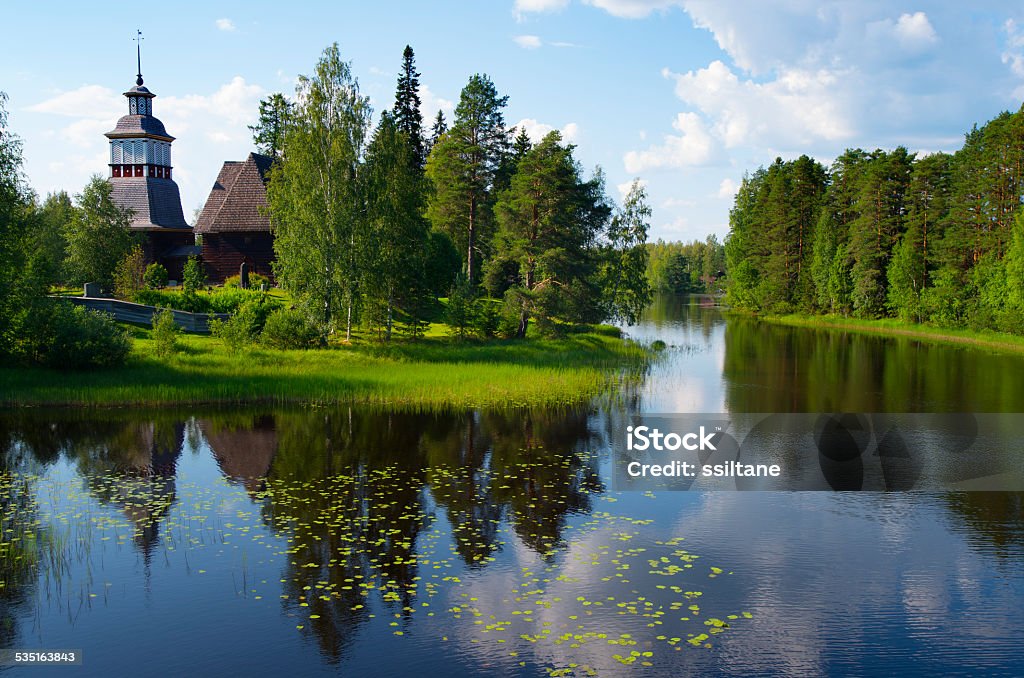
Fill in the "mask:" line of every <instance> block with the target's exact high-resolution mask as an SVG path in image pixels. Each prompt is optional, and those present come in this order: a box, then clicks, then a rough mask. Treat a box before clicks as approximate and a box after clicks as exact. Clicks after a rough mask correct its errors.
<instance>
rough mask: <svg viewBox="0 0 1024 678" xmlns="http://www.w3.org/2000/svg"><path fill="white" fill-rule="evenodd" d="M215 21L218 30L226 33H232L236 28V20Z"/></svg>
mask: <svg viewBox="0 0 1024 678" xmlns="http://www.w3.org/2000/svg"><path fill="white" fill-rule="evenodd" d="M213 23H214V24H215V25H216V26H217V30H221V31H225V32H226V33H231V32H233V31H234V30H235V22H233V21H232V20H231V19H217V20H216V21H215V22H213Z"/></svg>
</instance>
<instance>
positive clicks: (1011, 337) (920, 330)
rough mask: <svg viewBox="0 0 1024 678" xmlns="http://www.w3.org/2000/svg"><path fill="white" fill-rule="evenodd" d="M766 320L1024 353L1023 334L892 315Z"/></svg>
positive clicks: (764, 318) (808, 316) (774, 317)
mask: <svg viewBox="0 0 1024 678" xmlns="http://www.w3.org/2000/svg"><path fill="white" fill-rule="evenodd" d="M758 317H759V318H760V319H762V320H765V321H766V322H770V323H776V324H779V325H789V326H791V327H811V328H827V329H836V330H844V331H850V332H861V333H865V334H881V335H885V336H890V337H909V338H911V339H918V340H921V341H928V342H934V343H942V344H953V345H960V346H973V347H976V348H981V349H986V350H991V351H997V352H1000V353H1016V354H1024V337H1021V336H1018V335H1015V334H1006V333H1005V332H993V331H990V330H968V329H953V328H947V327H935V326H933V325H921V324H917V323H909V322H904V321H902V320H895V319H893V318H883V319H879V320H865V319H861V318H846V317H842V316H831V315H829V316H814V315H796V314H794V315H782V316H758Z"/></svg>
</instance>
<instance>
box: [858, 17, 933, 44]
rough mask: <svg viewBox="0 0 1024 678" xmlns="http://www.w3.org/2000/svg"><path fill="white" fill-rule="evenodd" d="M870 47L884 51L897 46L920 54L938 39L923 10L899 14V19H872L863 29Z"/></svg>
mask: <svg viewBox="0 0 1024 678" xmlns="http://www.w3.org/2000/svg"><path fill="white" fill-rule="evenodd" d="M865 32H866V34H867V37H868V39H869V40H870V41H872V48H873V49H876V50H878V51H881V52H882V53H885V52H886V50H887V48H891V47H893V46H895V47H898V48H899V49H901V50H903V51H904V52H906V53H909V54H920V53H921V52H924V51H925V50H927V49H928V48H929V47H931V46H932V45H934V44H936V43H937V42H938V41H939V36H938V35H937V34H936V33H935V29H934V28H933V27H932V24H931V22H930V21H929V20H928V15H926V14H925V13H924V12H915V13H914V14H901V15H900V17H899V19H897V20H896V21H893V20H892V19H882V20H881V21H872V22H869V23H868V24H867V27H866V29H865Z"/></svg>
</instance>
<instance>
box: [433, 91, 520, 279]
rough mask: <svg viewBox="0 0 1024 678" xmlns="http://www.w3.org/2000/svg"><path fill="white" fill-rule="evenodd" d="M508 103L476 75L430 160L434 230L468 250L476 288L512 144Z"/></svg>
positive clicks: (468, 264)
mask: <svg viewBox="0 0 1024 678" xmlns="http://www.w3.org/2000/svg"><path fill="white" fill-rule="evenodd" d="M507 102H508V97H507V96H498V92H497V90H496V89H495V87H494V83H492V82H491V79H490V78H489V77H487V76H486V75H479V74H477V75H474V76H472V77H471V78H470V79H469V83H468V84H467V85H466V86H465V87H464V88H463V90H462V94H461V96H460V98H459V105H458V106H457V107H456V109H455V123H454V124H453V125H452V128H451V129H450V130H449V131H448V132H447V133H446V134H444V135H443V136H442V137H441V138H440V139H439V140H438V142H437V145H436V146H434V148H433V149H432V151H431V153H430V157H429V159H428V161H427V176H428V178H429V179H430V181H431V183H432V184H433V188H434V191H433V193H432V195H431V200H430V203H429V206H428V210H427V214H428V216H429V218H430V221H431V223H432V224H433V227H434V228H435V229H437V230H440V231H442V232H444V233H447V234H448V235H449V236H451V238H452V240H453V241H454V242H455V243H456V245H457V246H458V247H459V249H461V250H462V251H463V253H464V255H465V260H464V270H465V272H466V279H467V280H468V281H469V283H470V284H476V279H477V277H478V275H479V271H480V263H481V261H482V259H483V257H484V256H485V255H486V254H487V250H488V247H489V245H490V233H491V230H492V224H493V215H492V211H491V210H492V205H493V201H494V181H495V176H496V174H497V173H498V171H499V169H500V168H501V164H502V161H503V159H504V157H505V152H506V148H507V146H508V135H507V133H506V131H505V120H504V117H503V115H502V109H503V108H504V107H505V105H506V103H507Z"/></svg>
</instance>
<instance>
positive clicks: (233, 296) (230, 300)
mask: <svg viewBox="0 0 1024 678" xmlns="http://www.w3.org/2000/svg"><path fill="white" fill-rule="evenodd" d="M266 296H267V295H266V294H264V293H263V292H254V291H250V290H243V289H239V288H237V287H235V288H224V289H220V290H217V291H216V292H214V293H213V294H211V295H210V296H208V297H206V299H207V302H208V303H209V306H210V311H211V312H213V313H234V312H235V311H237V310H238V309H240V308H241V307H242V305H243V304H245V303H246V302H249V301H254V300H255V301H259V300H261V299H264V298H265V297H266Z"/></svg>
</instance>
